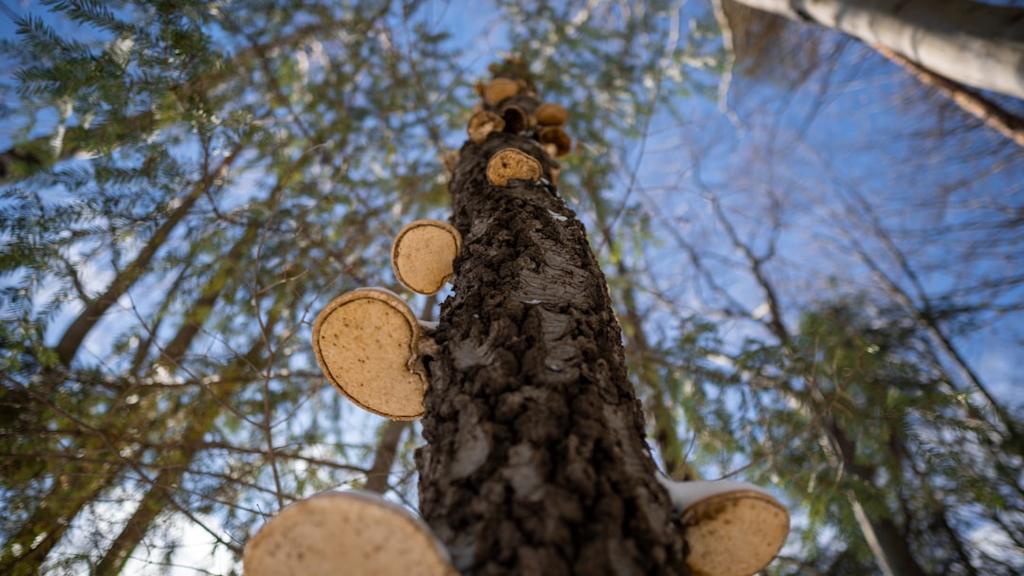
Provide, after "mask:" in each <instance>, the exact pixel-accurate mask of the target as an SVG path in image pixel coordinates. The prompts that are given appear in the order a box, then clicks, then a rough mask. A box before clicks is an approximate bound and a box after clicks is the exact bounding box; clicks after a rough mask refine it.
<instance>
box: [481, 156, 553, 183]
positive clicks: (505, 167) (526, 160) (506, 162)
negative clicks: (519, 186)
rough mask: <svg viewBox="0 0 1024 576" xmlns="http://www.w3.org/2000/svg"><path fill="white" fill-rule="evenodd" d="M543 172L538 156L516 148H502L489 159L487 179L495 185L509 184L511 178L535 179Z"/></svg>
mask: <svg viewBox="0 0 1024 576" xmlns="http://www.w3.org/2000/svg"><path fill="white" fill-rule="evenodd" d="M543 174H544V171H543V168H541V165H540V162H539V161H538V160H537V159H536V158H534V157H533V156H530V155H529V154H527V153H526V152H523V151H521V150H516V149H515V148H502V149H501V150H498V151H497V152H495V153H494V156H491V159H490V160H488V161H487V181H488V182H490V183H491V184H493V185H495V186H508V183H509V181H511V180H528V181H534V180H538V179H540V177H541V176H542V175H543Z"/></svg>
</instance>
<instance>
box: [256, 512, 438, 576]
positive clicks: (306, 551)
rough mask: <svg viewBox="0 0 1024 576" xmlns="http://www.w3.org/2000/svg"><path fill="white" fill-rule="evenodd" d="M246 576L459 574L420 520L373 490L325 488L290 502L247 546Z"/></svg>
mask: <svg viewBox="0 0 1024 576" xmlns="http://www.w3.org/2000/svg"><path fill="white" fill-rule="evenodd" d="M242 563H243V570H244V572H245V574H246V576H285V575H292V574H293V575H296V576H298V575H302V576H306V575H314V574H351V575H353V576H407V575H411V574H422V575H423V576H455V574H456V573H455V570H454V568H452V565H451V562H450V560H449V558H448V555H447V552H446V551H445V550H444V548H443V547H442V546H441V545H440V543H439V542H438V541H437V539H436V538H435V537H434V535H433V534H432V533H431V532H430V529H429V528H427V526H426V524H424V523H423V522H422V521H421V520H419V519H418V518H416V517H414V516H413V515H412V514H410V513H409V512H407V511H406V510H405V509H404V508H402V507H401V506H398V505H396V504H392V503H390V502H388V501H386V500H384V499H383V498H381V497H379V496H377V495H375V494H371V493H368V492H323V493H320V494H317V495H315V496H311V497H309V498H307V499H305V500H301V501H299V502H296V503H294V504H291V505H289V506H286V507H285V508H284V509H283V510H281V511H280V512H279V513H278V514H277V515H276V516H274V517H273V518H272V519H271V520H270V521H269V522H267V523H266V524H265V525H264V526H263V527H262V528H260V530H259V532H257V533H256V535H255V536H253V537H252V538H251V539H250V540H249V542H248V543H247V544H246V546H245V553H244V555H243V557H242Z"/></svg>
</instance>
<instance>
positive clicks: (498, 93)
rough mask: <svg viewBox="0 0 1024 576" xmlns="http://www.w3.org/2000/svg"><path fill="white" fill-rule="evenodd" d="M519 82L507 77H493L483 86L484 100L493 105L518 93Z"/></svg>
mask: <svg viewBox="0 0 1024 576" xmlns="http://www.w3.org/2000/svg"><path fill="white" fill-rule="evenodd" d="M519 88H520V84H519V82H516V81H515V80H510V79H508V78H495V79H494V80H491V82H490V83H489V84H488V85H487V86H485V87H484V102H486V103H487V104H488V105H489V106H494V105H496V104H497V103H498V102H501V101H502V100H504V99H506V98H511V97H513V96H515V95H516V94H519Z"/></svg>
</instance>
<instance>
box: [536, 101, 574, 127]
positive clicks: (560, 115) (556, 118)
mask: <svg viewBox="0 0 1024 576" xmlns="http://www.w3.org/2000/svg"><path fill="white" fill-rule="evenodd" d="M534 116H536V118H537V124H540V125H541V126H561V125H563V124H565V122H566V121H567V120H568V119H569V113H568V112H566V110H565V108H563V107H562V106H560V105H558V104H555V103H553V102H545V103H544V104H541V105H540V106H538V107H537V112H536V113H535V114H534Z"/></svg>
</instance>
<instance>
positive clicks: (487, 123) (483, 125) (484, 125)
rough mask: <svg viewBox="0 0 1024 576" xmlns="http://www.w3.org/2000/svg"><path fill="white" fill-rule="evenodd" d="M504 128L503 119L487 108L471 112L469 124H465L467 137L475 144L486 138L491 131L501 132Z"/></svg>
mask: <svg viewBox="0 0 1024 576" xmlns="http://www.w3.org/2000/svg"><path fill="white" fill-rule="evenodd" d="M504 129H505V120H504V119H503V118H502V117H501V116H498V115H497V114H495V113H494V112H490V111H488V110H480V111H479V112H477V113H476V114H473V117H472V118H470V119H469V125H468V126H466V132H467V133H468V134H469V139H470V140H472V141H473V142H474V143H476V144H480V143H481V142H483V141H484V140H486V139H487V136H488V135H489V134H490V133H491V132H501V131H502V130H504Z"/></svg>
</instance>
